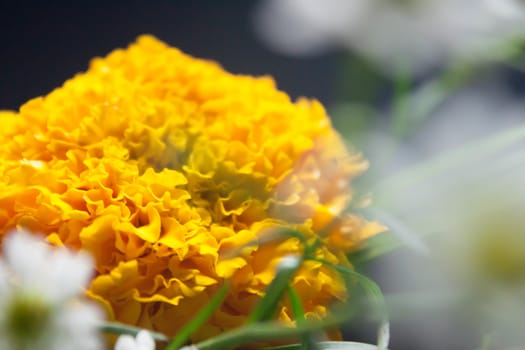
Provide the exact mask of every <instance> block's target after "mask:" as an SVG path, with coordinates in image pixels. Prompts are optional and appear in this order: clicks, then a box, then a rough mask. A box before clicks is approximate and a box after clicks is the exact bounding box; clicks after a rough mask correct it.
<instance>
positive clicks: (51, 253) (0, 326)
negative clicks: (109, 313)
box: [0, 231, 102, 350]
mask: <svg viewBox="0 0 525 350" xmlns="http://www.w3.org/2000/svg"><path fill="white" fill-rule="evenodd" d="M92 268H93V264H92V259H91V257H90V256H88V255H86V254H85V253H79V254H74V253H72V252H70V251H68V250H67V249H65V248H52V247H51V246H49V245H48V244H46V242H45V241H44V240H41V239H39V238H36V237H35V236H33V235H31V234H29V233H27V232H25V231H14V232H12V233H11V234H9V235H8V236H7V237H6V238H4V241H3V260H0V310H2V312H1V313H0V350H13V349H16V350H29V349H31V350H33V349H39V350H70V349H76V350H95V349H101V348H102V341H101V338H100V335H99V332H98V330H97V325H98V324H99V323H100V321H102V313H101V312H100V310H99V309H98V308H97V307H96V306H95V305H92V304H91V303H89V302H87V301H85V300H82V299H81V296H82V292H83V288H84V287H85V286H86V285H87V283H88V281H89V278H90V275H91V273H92Z"/></svg>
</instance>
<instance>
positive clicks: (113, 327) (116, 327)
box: [98, 322, 169, 342]
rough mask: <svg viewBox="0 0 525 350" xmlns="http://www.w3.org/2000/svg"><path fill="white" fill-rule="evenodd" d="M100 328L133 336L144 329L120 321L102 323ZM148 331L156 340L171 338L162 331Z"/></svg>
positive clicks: (163, 340)
mask: <svg viewBox="0 0 525 350" xmlns="http://www.w3.org/2000/svg"><path fill="white" fill-rule="evenodd" d="M98 328H99V329H100V331H101V332H102V333H111V334H130V335H133V336H135V335H137V333H138V332H140V331H141V330H142V328H139V327H133V326H128V325H126V324H123V323H118V322H103V323H101V324H100V326H99V327H98ZM148 332H149V333H150V334H151V336H152V337H153V339H155V340H158V341H162V342H167V341H168V340H169V338H168V337H166V336H165V335H164V334H162V333H157V332H152V331H149V330H148Z"/></svg>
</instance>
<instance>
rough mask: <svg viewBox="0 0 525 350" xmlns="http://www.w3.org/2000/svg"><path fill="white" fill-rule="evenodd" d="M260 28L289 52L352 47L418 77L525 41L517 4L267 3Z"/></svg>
mask: <svg viewBox="0 0 525 350" xmlns="http://www.w3.org/2000/svg"><path fill="white" fill-rule="evenodd" d="M255 29H256V31H257V32H258V33H259V34H260V37H261V38H262V39H263V41H265V42H266V43H267V44H268V45H269V46H270V47H272V48H274V49H275V50H277V51H280V52H283V53H286V54H291V55H308V54H317V53H320V52H322V51H324V50H326V49H328V48H330V47H334V46H339V47H346V48H350V49H352V50H356V51H357V52H359V53H361V54H363V55H365V56H367V57H368V58H370V59H371V60H372V61H375V62H376V63H377V64H379V65H380V66H381V67H382V68H383V69H385V71H386V72H388V73H391V72H394V73H395V72H396V70H397V69H399V68H400V67H402V68H407V67H409V68H410V69H411V70H412V71H413V72H415V73H419V72H422V71H424V70H426V69H429V68H432V67H435V66H436V65H439V64H442V63H443V62H445V61H447V60H449V59H457V58H468V59H479V56H480V54H483V55H484V54H487V52H488V51H489V50H490V48H491V47H492V45H494V44H495V43H497V42H501V41H504V40H508V39H512V38H514V37H516V36H518V35H521V36H522V37H523V34H524V30H525V5H524V4H522V3H521V2H520V1H519V0H324V1H318V0H265V1H263V2H262V3H261V6H260V8H259V9H258V11H257V12H256V16H255Z"/></svg>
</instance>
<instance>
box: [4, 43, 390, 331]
mask: <svg viewBox="0 0 525 350" xmlns="http://www.w3.org/2000/svg"><path fill="white" fill-rule="evenodd" d="M0 118H1V121H2V126H3V127H2V129H1V130H0V142H1V143H2V145H3V146H2V148H1V149H0V157H1V158H2V159H3V162H2V163H1V164H0V233H4V232H7V231H8V230H10V229H11V228H13V227H15V226H19V227H24V228H26V229H29V230H32V231H35V232H43V233H45V235H46V236H47V240H48V241H49V242H50V243H52V244H55V245H66V246H68V247H71V248H73V249H85V250H87V251H89V252H90V253H91V254H92V255H93V256H94V257H95V260H96V271H97V275H96V277H95V278H94V279H93V280H92V282H91V284H90V286H89V289H88V295H89V296H90V297H92V298H93V299H95V300H98V301H99V302H101V303H102V304H103V305H104V306H105V309H106V310H107V312H108V314H109V316H110V318H112V319H115V320H118V321H121V322H125V323H128V324H133V325H138V326H141V327H144V328H148V329H154V330H158V331H161V332H164V333H165V334H167V335H173V334H174V333H175V332H176V331H177V330H178V329H179V328H180V327H181V326H182V325H183V324H184V323H186V322H187V321H188V319H190V318H191V317H192V316H193V315H194V314H195V312H197V311H198V310H199V309H200V308H201V307H202V305H204V304H205V303H206V302H207V301H208V300H209V298H210V296H212V295H213V294H214V293H215V291H217V289H218V288H219V287H220V285H221V284H222V282H223V281H225V280H229V281H231V289H230V292H229V294H228V296H227V298H226V300H225V303H224V304H223V305H222V306H221V308H220V309H219V310H218V311H217V312H216V313H215V314H214V315H213V317H212V318H211V319H210V320H209V322H208V323H207V324H206V325H205V326H204V327H202V329H201V331H200V333H199V334H197V335H195V339H200V338H203V337H210V336H213V335H214V334H217V333H219V332H222V331H223V330H225V329H230V328H233V327H236V326H238V325H239V324H241V323H242V322H244V321H245V320H246V317H247V315H248V314H249V312H250V310H251V309H252V308H253V306H254V305H255V304H256V303H257V301H258V300H259V299H260V298H261V296H262V295H263V294H264V291H265V288H266V287H267V286H268V284H269V283H270V282H271V280H272V278H273V276H274V274H275V267H276V264H277V263H278V262H279V260H280V259H281V257H283V256H285V255H288V254H300V253H301V251H302V249H303V247H302V246H301V244H300V242H299V241H298V240H297V239H295V238H289V239H282V240H279V241H274V242H272V243H269V244H255V243H254V242H257V241H259V240H260V239H261V238H264V237H267V235H271V234H272V233H277V232H279V231H281V230H287V229H288V230H289V229H293V230H296V231H298V232H301V233H302V234H303V235H304V236H305V237H307V238H308V239H310V240H320V241H322V242H324V243H325V244H324V245H322V246H321V247H320V248H319V249H318V250H317V251H316V254H317V255H318V257H319V258H323V259H325V260H327V261H330V262H332V263H336V264H343V265H347V264H348V262H347V261H346V258H345V255H344V253H345V251H347V250H348V249H352V248H353V247H355V246H356V245H357V244H359V242H360V241H362V240H363V239H364V238H366V237H367V236H370V235H373V234H375V233H377V232H379V231H380V230H382V227H381V226H380V225H379V224H377V223H370V222H367V221H366V220H365V219H363V218H361V217H360V216H358V215H354V214H351V213H350V214H342V212H343V210H344V209H345V208H346V207H347V206H348V205H349V204H350V203H351V202H352V200H353V198H352V191H351V187H350V185H351V181H352V179H353V178H354V177H355V176H357V175H359V174H360V173H362V172H363V171H364V170H365V169H366V168H367V163H366V161H365V160H364V159H363V158H362V157H361V156H360V155H359V154H357V153H350V152H349V151H348V150H347V149H346V147H345V146H344V144H343V142H342V141H341V139H340V137H339V135H338V134H337V133H336V131H335V130H334V129H333V128H332V126H331V124H330V121H329V118H328V116H327V115H326V112H325V110H324V109H323V107H322V105H321V104H320V103H319V102H316V101H311V100H307V99H301V100H299V101H297V102H295V103H293V102H291V101H290V98H289V97H288V96H287V95H286V94H285V93H283V92H281V91H278V90H277V89H276V88H275V84H274V82H273V80H272V79H271V78H268V77H261V78H254V77H250V76H238V75H232V74H229V73H227V72H225V71H224V70H223V69H222V68H221V67H220V66H219V65H217V64H216V63H214V62H210V61H206V60H199V59H195V58H192V57H190V56H187V55H185V54H183V53H181V52H180V51H179V50H177V49H175V48H170V47H168V46H167V45H165V44H164V43H162V42H160V41H158V40H157V39H155V38H153V37H151V36H142V37H140V38H139V39H138V40H137V42H136V43H134V44H132V45H131V46H130V47H129V48H128V49H126V50H115V51H113V52H112V53H110V54H109V55H108V56H107V57H105V58H96V59H94V60H93V61H92V62H91V64H90V67H89V70H88V71H87V72H86V73H83V74H78V75H77V76H75V77H74V78H72V79H71V80H69V81H67V82H65V84H64V85H63V86H62V87H60V88H58V89H56V90H54V91H53V92H51V93H50V94H48V95H47V96H45V97H38V98H35V99H33V100H30V101H28V102H27V103H25V104H24V105H23V106H22V107H21V108H20V110H19V111H18V112H16V113H15V112H13V113H11V112H3V113H1V114H0ZM292 284H293V286H294V287H295V288H296V290H297V292H298V294H299V296H300V298H301V299H302V301H303V304H304V307H305V310H306V312H307V316H308V317H322V316H324V315H325V314H326V312H327V306H328V305H329V304H330V302H331V301H333V300H336V299H344V298H346V291H345V286H344V283H343V282H342V281H341V279H340V277H339V276H338V274H337V273H336V272H334V271H332V270H331V269H329V268H327V267H326V266H323V265H322V264H319V263H313V262H307V263H305V264H304V266H303V267H302V269H301V270H299V272H298V273H297V274H296V276H295V277H294V279H293V281H292ZM278 318H279V319H280V320H284V321H287V320H290V319H291V313H290V310H289V308H288V307H287V306H286V304H283V305H282V307H281V308H280V311H279V313H278Z"/></svg>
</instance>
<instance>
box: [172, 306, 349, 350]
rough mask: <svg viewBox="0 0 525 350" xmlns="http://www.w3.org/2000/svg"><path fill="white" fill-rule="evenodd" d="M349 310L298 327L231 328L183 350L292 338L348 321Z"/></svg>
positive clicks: (264, 324) (210, 349)
mask: <svg viewBox="0 0 525 350" xmlns="http://www.w3.org/2000/svg"><path fill="white" fill-rule="evenodd" d="M348 319H349V315H348V313H347V312H339V313H338V315H337V316H335V315H332V316H328V317H326V318H324V319H323V320H307V321H305V322H304V323H303V324H301V325H297V327H288V326H285V325H282V324H280V323H276V322H258V323H251V324H248V325H246V326H243V327H240V328H237V329H234V330H231V331H229V332H226V333H223V334H220V335H218V336H216V337H213V338H210V339H207V340H204V341H202V342H200V343H197V344H194V345H191V347H184V348H182V349H183V350H196V349H198V350H223V349H234V348H237V347H239V346H242V345H245V344H250V343H254V342H261V341H276V340H280V339H290V338H293V337H300V336H302V335H305V334H308V333H312V332H316V331H319V330H322V329H327V328H333V327H336V326H338V325H340V324H341V323H343V322H345V321H347V320H348Z"/></svg>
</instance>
